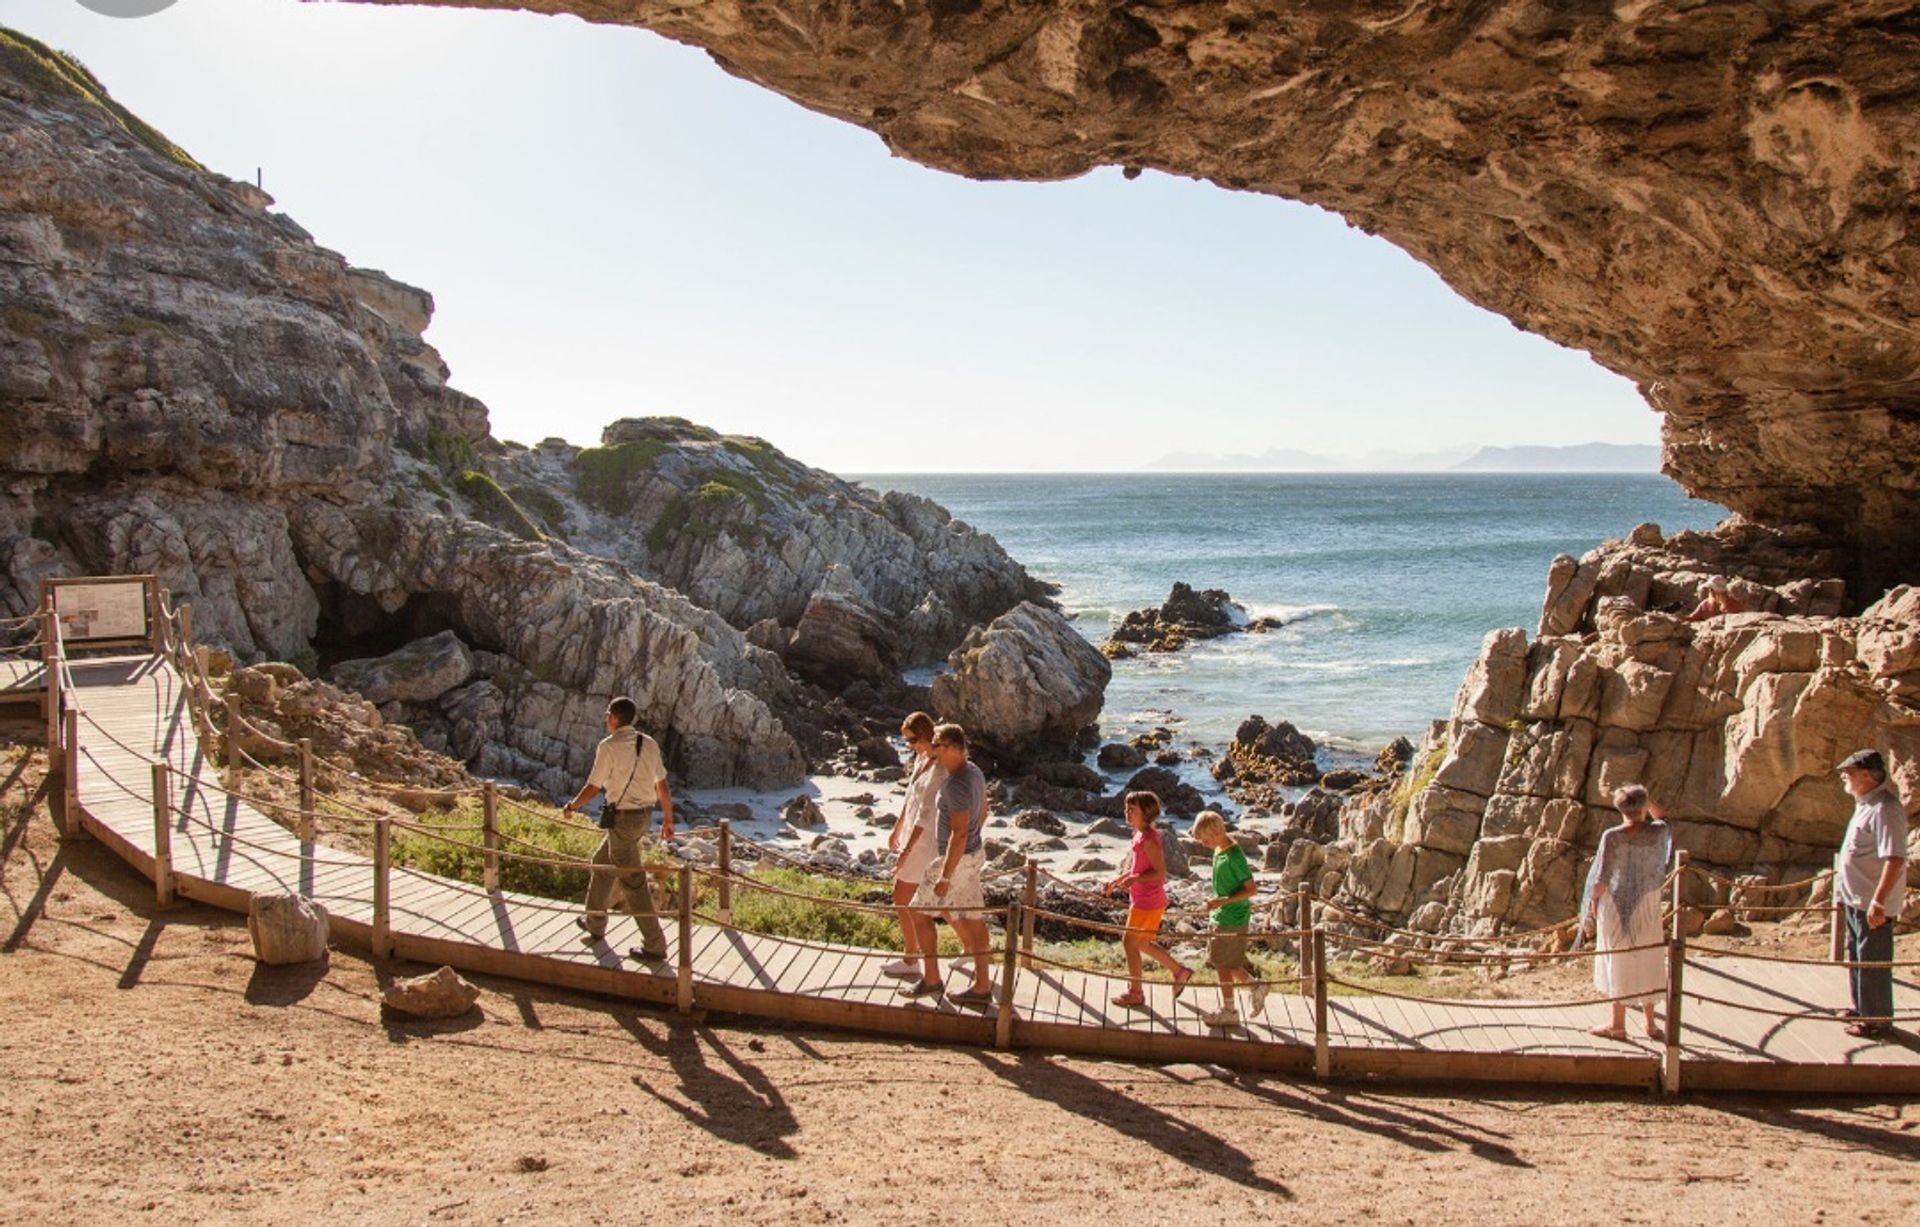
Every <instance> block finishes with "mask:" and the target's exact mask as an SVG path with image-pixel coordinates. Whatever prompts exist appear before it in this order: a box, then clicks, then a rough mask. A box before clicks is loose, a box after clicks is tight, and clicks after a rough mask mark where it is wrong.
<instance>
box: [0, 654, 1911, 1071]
mask: <svg viewBox="0 0 1920 1227" xmlns="http://www.w3.org/2000/svg"><path fill="white" fill-rule="evenodd" d="M31 667H32V668H37V667H38V666H37V665H35V666H31ZM12 668H13V669H14V670H15V671H16V672H19V671H24V670H25V669H26V668H28V666H13V667H12ZM0 672H4V670H0ZM72 673H73V678H74V684H75V686H76V687H77V699H78V706H79V708H80V710H81V713H82V715H81V717H80V720H79V722H78V740H79V752H78V755H77V759H78V762H77V773H76V786H77V794H78V801H79V809H80V816H81V823H82V825H83V827H84V829H85V830H87V831H88V832H89V833H91V834H92V835H94V836H95V837H97V838H98V839H100V840H101V841H102V842H103V843H104V844H106V845H107V846H108V847H110V848H112V849H113V850H114V851H115V852H116V853H118V854H119V855H120V856H121V857H122V858H124V859H125V860H126V861H127V862H128V863H129V864H131V865H133V866H134V867H135V868H137V869H138V870H140V871H141V872H143V873H145V874H146V875H147V876H148V877H149V879H151V878H152V877H153V874H154V867H155V855H154V848H155V842H156V836H157V831H156V822H155V818H154V805H153V796H152V793H153V784H152V779H153V772H152V765H151V764H152V763H153V762H155V761H161V762H166V763H168V764H170V765H171V766H172V767H173V768H174V769H175V771H176V772H178V775H177V776H176V777H175V780H176V783H175V793H174V797H173V800H174V803H175V805H176V806H177V807H178V812H177V813H175V814H173V815H172V817H171V821H170V824H169V840H170V843H171V853H172V865H173V872H174V875H175V883H176V889H177V891H178V893H179V894H180V895H183V896H185V897H187V898H191V899H196V900H200V901H203V902H206V903H210V904H213V905H216V906H219V907H222V908H227V909H230V910H233V911H238V912H245V911H246V910H247V906H248V903H249V900H250V899H251V897H252V896H254V895H256V894H261V893H276V894H277V893H283V892H289V891H293V892H298V893H301V894H305V895H308V896H310V897H312V898H314V899H315V900H317V901H319V902H320V903H321V904H322V905H323V906H325V907H326V909H327V911H328V912H329V913H330V914H331V916H332V917H333V923H334V932H335V936H336V939H339V940H344V941H347V942H351V943H355V944H358V945H360V946H363V947H364V946H369V945H371V943H372V941H373V937H374V927H373V926H374V880H375V872H374V865H373V863H372V862H371V861H369V860H367V859H366V858H363V857H359V856H354V855H351V854H348V853H345V852H342V851H339V850H337V849H333V848H329V847H325V846H316V845H313V844H303V843H301V842H300V840H299V839H298V838H297V836H296V835H295V834H294V833H293V832H291V831H290V830H288V829H287V828H286V827H284V826H282V825H281V824H280V823H278V822H275V821H274V820H273V819H272V818H269V817H267V816H266V815H265V814H263V813H261V812H260V811H258V810H257V809H255V808H253V807H252V806H250V805H248V804H245V803H243V802H240V801H237V800H234V799H233V798H230V797H229V796H227V794H225V793H224V792H223V791H221V790H220V789H219V787H218V781H219V775H218V772H217V771H216V770H215V769H214V767H213V765H212V764H211V763H210V762H208V761H207V760H206V759H205V758H204V757H203V754H202V751H201V746H200V743H199V740H198V739H197V737H196V736H195V732H194V727H193V724H192V721H191V719H190V715H189V709H188V704H187V695H186V690H185V687H184V685H183V683H182V680H181V678H180V676H179V675H178V674H177V673H176V672H175V671H174V668H173V667H172V665H171V664H170V663H169V662H168V661H166V660H165V659H163V658H158V657H153V656H139V657H119V658H113V659H105V660H95V661H76V662H73V664H72ZM13 677H14V673H8V674H7V677H6V678H0V686H4V685H5V684H6V681H7V680H8V678H13ZM15 680H18V679H17V678H16V679H15ZM390 880H391V894H390V902H391V920H390V942H391V952H392V954H393V955H395V956H396V957H400V958H406V959H413V960H418V961H421V962H426V963H446V964H450V965H452V966H454V967H457V968H461V969H463V970H468V971H474V972H484V973H491V974H496V975H504V976H510V977H514V978H517V979H521V980H526V981H531V982H536V983H542V984H550V985H557V986H564V987H568V988H575V989H583V990H587V991H591V992H596V993H605V994H610V995H613V996H618V997H624V998H630V999H634V1000H639V1001H645V1002H652V1003H657V1004H671V1003H674V1002H675V1001H676V999H677V989H678V982H677V979H676V967H675V963H676V960H677V959H678V956H679V950H678V943H677V940H676V938H677V934H676V929H677V925H676V924H675V918H674V917H672V916H665V917H663V918H662V919H663V927H664V928H665V929H666V931H667V934H668V940H669V944H670V946H671V947H672V948H670V949H669V951H668V960H667V961H666V962H664V963H662V964H657V965H651V966H650V965H645V964H641V963H638V962H636V961H635V960H632V959H630V958H628V957H626V955H625V951H626V950H627V948H628V947H629V946H631V945H635V944H637V943H638V940H639V939H638V934H637V931H636V929H635V926H634V924H633V922H632V921H631V920H630V919H628V918H625V917H618V916H616V917H615V918H614V923H613V925H612V927H611V928H610V929H609V932H608V937H607V940H606V941H605V942H602V943H599V944H595V945H583V944H582V943H581V941H580V940H579V936H580V935H579V932H578V930H576V929H575V927H574V924H573V921H574V917H575V916H577V915H578V914H579V912H578V908H577V907H574V906H568V905H566V904H560V903H555V902H554V901H552V900H547V899H541V898H535V897H532V896H525V895H517V894H512V893H508V892H500V891H495V892H487V891H483V890H480V889H479V888H476V887H473V886H469V885H467V884H465V883H459V882H453V881H448V880H446V879H442V878H438V877H434V876H432V875H429V874H425V873H419V872H416V871H413V870H407V869H394V870H393V871H392V873H391V879H390ZM735 889H736V890H745V889H750V887H748V886H746V885H744V884H742V885H737V886H736V887H735ZM690 945H691V947H692V958H691V967H692V999H693V1003H694V1004H695V1005H697V1006H699V1007H702V1008H706V1009H710V1010H716V1011H722V1012H729V1013H738V1014H747V1015H757V1016H761V1017H766V1018H774V1019H784V1020H790V1021H795V1022H801V1023H809V1024H823V1025H831V1026H839V1027H849V1028H855V1029H859V1030H863V1031H868V1032H875V1033H881V1034H890V1035H900V1036H907V1037H912V1038H914V1039H931V1040H944V1041H953V1042H960V1043H971V1044H980V1045H989V1044H993V1043H995V1042H996V1040H997V1039H1003V1040H1004V1041H1005V1042H1008V1043H1010V1044H1012V1045H1013V1046H1016V1047H1024V1048H1037V1049H1043V1050H1050V1051H1059V1052H1072V1053H1088V1054H1102V1055H1110V1056H1117V1057H1125V1058H1132V1059H1143V1060H1152V1061H1202V1062H1218V1063H1220V1064H1224V1065H1230V1066H1235V1067H1242V1068H1255V1069H1264V1070H1272V1071H1280V1072H1287V1073H1294V1074H1299V1075H1312V1074H1314V1073H1315V1069H1316V1062H1315V1055H1316V1053H1315V1025H1314V1023H1315V1019H1314V1003H1313V1001H1312V1000H1311V999H1308V998H1303V997H1301V996H1300V995H1298V994H1297V993H1290V992H1286V991H1283V990H1281V989H1275V991H1274V992H1273V993H1272V995H1271V996H1270V998H1269V1001H1268V1005H1267V1008H1266V1012H1265V1015H1264V1017H1260V1018H1257V1019H1254V1020H1252V1021H1251V1023H1250V1025H1249V1026H1248V1027H1247V1028H1246V1029H1244V1030H1237V1031H1233V1032H1222V1031H1210V1030H1209V1029H1207V1028H1206V1027H1205V1026H1203V1025H1202V1023H1201V1022H1200V1018H1199V1010H1200V1009H1202V1008H1211V1007H1212V1006H1213V1005H1214V1004H1215V1003H1216V1002H1217V996H1216V994H1215V992H1214V990H1213V989H1212V988H1210V987H1196V988H1194V989H1192V990H1190V991H1189V993H1188V994H1187V995H1186V997H1185V998H1184V999H1183V1000H1181V1001H1180V1002H1179V1003H1178V1008H1177V1009H1176V1008H1175V1002H1174V1001H1173V1000H1172V998H1171V996H1170V990H1169V988H1168V987H1167V986H1166V985H1150V986H1149V988H1148V997H1149V1004H1150V1008H1149V1009H1148V1010H1145V1011H1139V1012H1130V1011H1125V1010H1120V1009H1116V1008H1115V1007H1113V1006H1111V1005H1109V1004H1108V999H1109V998H1110V997H1111V996H1112V995H1113V994H1114V992H1115V991H1117V987H1118V986H1117V985H1116V983H1115V982H1114V981H1112V980H1110V979H1107V978H1105V977H1101V976H1098V975H1094V974H1091V973H1086V972H1080V971H1068V970H1062V969H1058V968H1050V967H1043V966H1041V965H1039V964H1035V965H1034V966H1033V967H1031V968H1027V969H1021V970H1019V971H1018V972H1017V974H1016V975H1015V977H1014V992H1013V1002H1012V1009H1011V1014H1010V1027H1009V1028H1008V1029H1007V1032H1006V1034H1005V1035H1003V1036H996V1021H997V1017H998V1014H999V1012H1000V1011H999V1009H998V1007H997V1005H996V1007H994V1008H988V1009H986V1010H968V1009H963V1008H959V1007H956V1006H954V1005H953V1004H952V1003H950V1002H946V1001H941V1002H939V1003H937V1004H928V1003H925V1002H915V1001H906V1000H903V999H901V998H899V997H898V996H896V995H895V991H894V990H895V988H896V985H897V982H895V981H892V980H889V979H887V978H886V977H884V976H882V975H881V974H880V972H879V965H880V963H881V962H882V961H884V959H885V958H888V957H891V955H886V954H882V955H880V956H879V957H876V954H875V952H872V951H865V950H855V949H850V948H841V947H820V946H808V945H801V944H796V943H792V942H788V941H782V940H779V939H775V938H770V937H765V936H760V935H755V934H751V933H745V932H740V931H738V930H734V929H731V928H726V927H722V926H720V925H716V924H709V923H696V924H694V925H693V926H692V939H691V942H690ZM1685 971H1686V977H1687V982H1688V988H1689V989H1692V990H1695V991H1699V992H1704V993H1707V994H1708V995H1711V996H1715V997H1722V998H1725V999H1727V1000H1729V1001H1735V1002H1740V1003H1745V1004H1752V1005H1756V1006H1760V1007H1762V1008H1763V1009H1768V1010H1775V1011H1781V1012H1787V1013H1792V1012H1796V1011H1802V1010H1817V1009H1822V1008H1825V1007H1831V1006H1833V1005H1835V1004H1840V1003H1844V1002H1845V1001H1846V1000H1847V988H1846V977H1845V973H1844V970H1843V969H1841V968H1838V967H1832V966H1823V965H1808V966H1794V965H1785V964H1780V963H1774V962H1763V961H1760V960H1757V959H1746V958H1731V957H1728V958H1713V959H1703V960H1698V961H1693V960H1690V961H1689V963H1688V965H1687V967H1686V969H1685ZM1001 974H1002V967H1001V964H1000V961H999V960H998V959H997V958H996V960H995V975H996V979H998V977H999V976H1000V975H1001ZM1916 991H1920V984H1917V983H1915V982H1914V980H1913V977H1912V976H1911V975H1903V976H1902V977H1901V978H1900V988H1899V990H1898V992H1899V995H1900V996H1901V998H1902V999H1904V1000H1905V1001H1908V1002H1912V1001H1914V1000H1915V996H1914V994H1915V993H1916ZM1603 1009H1604V1007H1596V1006H1585V1007H1564V1006H1552V1005H1547V1006H1545V1007H1544V1008H1529V1009H1520V1008H1513V1006H1512V1004H1511V1003H1507V1004H1491V1003H1479V1002H1463V1001H1437V1000H1433V1001H1429V1000H1421V1001H1412V1000H1404V999H1395V998H1386V997H1363V996H1353V997H1337V996H1336V997H1333V998H1331V999H1330V1001H1329V1015H1328V1024H1327V1034H1328V1051H1327V1062H1326V1069H1325V1071H1324V1072H1325V1074H1326V1076H1331V1077H1358V1076H1368V1075H1381V1076H1388V1077H1393V1078H1400V1079H1448V1080H1453V1079H1462V1080H1467V1079H1472V1080H1488V1081H1503V1082H1513V1081H1519V1082H1538V1083H1563V1084H1579V1085H1597V1086H1634V1087H1649V1086H1653V1085H1655V1084H1657V1082H1658V1079H1659V1065H1660V1054H1661V1048H1660V1046H1659V1045H1657V1044H1655V1043H1653V1042H1650V1041H1646V1040H1635V1041H1629V1042H1613V1041H1607V1040H1602V1039H1598V1038H1596V1037H1594V1036H1591V1035H1589V1034H1587V1032H1586V1028H1587V1027H1588V1026H1591V1025H1592V1024H1593V1023H1594V1022H1595V1021H1597V1020H1598V1019H1599V1017H1600V1015H1601V1013H1602V1010H1603ZM1683 1021H1684V1026H1683V1029H1682V1030H1683V1036H1684V1044H1683V1046H1682V1056H1683V1060H1682V1064H1681V1069H1682V1071H1683V1075H1684V1085H1685V1086H1686V1087H1688V1088H1695V1087H1720V1088H1742V1089H1777V1090H1804V1091H1878V1092H1895V1093H1910V1092H1916V1091H1920V1051H1916V1048H1920V1045H1916V1046H1911V1047H1910V1046H1909V1045H1908V1044H1906V1043H1902V1042H1892V1043H1874V1042H1869V1041H1864V1040H1855V1039H1850V1038H1848V1037H1847V1036H1845V1035H1844V1034H1843V1033H1842V1031H1841V1029H1840V1028H1839V1027H1838V1026H1837V1025H1835V1024H1834V1023H1833V1022H1831V1021H1825V1020H1821V1019H1783V1018H1778V1017H1774V1016H1772V1015H1768V1014H1762V1013H1754V1012H1748V1011H1745V1010H1740V1009H1734V1008H1730V1007H1728V1006H1724V1005H1716V1004H1711V1003H1706V1002H1700V1001H1688V1002H1687V1003H1686V1010H1685V1017H1684V1020H1683Z"/></svg>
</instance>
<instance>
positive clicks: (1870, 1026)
mask: <svg viewBox="0 0 1920 1227" xmlns="http://www.w3.org/2000/svg"><path fill="white" fill-rule="evenodd" d="M1840 1029H1841V1030H1842V1031H1844V1032H1846V1033H1847V1034H1848V1035H1851V1036H1852V1037H1853V1038H1854V1039H1857V1040H1877V1039H1884V1038H1885V1037H1886V1034H1887V1032H1889V1031H1891V1030H1893V1028H1892V1027H1889V1026H1887V1025H1885V1024H1884V1023H1863V1022H1857V1023H1848V1024H1847V1025H1846V1026H1844V1027H1842V1028H1840Z"/></svg>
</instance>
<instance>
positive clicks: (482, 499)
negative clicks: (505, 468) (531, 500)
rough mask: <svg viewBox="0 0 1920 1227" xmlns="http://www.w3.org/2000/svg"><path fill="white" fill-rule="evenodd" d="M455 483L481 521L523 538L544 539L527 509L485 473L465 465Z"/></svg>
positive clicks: (529, 539) (526, 539)
mask: <svg viewBox="0 0 1920 1227" xmlns="http://www.w3.org/2000/svg"><path fill="white" fill-rule="evenodd" d="M453 484H454V486H455V487H456V488H457V489H458V490H459V491H460V494H461V497H463V498H465V499H466V500H467V501H468V502H469V503H471V504H473V512H474V515H475V517H476V518H478V519H479V520H480V522H481V523H483V524H491V525H493V527H495V528H497V529H499V530H500V531H501V532H506V533H512V534H513V535H514V536H516V537H519V538H520V539H521V540H523V541H545V540H546V534H544V533H542V532H541V531H540V529H539V528H538V527H537V526H536V525H535V524H534V522H533V521H532V520H530V519H528V518H527V513H526V512H524V511H522V510H520V504H518V503H516V502H514V501H513V498H512V496H511V495H509V494H508V493H507V492H506V491H505V490H502V489H501V488H500V483H499V482H497V481H495V480H493V478H491V477H489V476H487V475H486V474H485V473H481V472H478V471H476V470H473V469H468V470H467V471H466V472H464V473H462V474H460V476H459V477H457V478H455V479H454V483H453Z"/></svg>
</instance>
